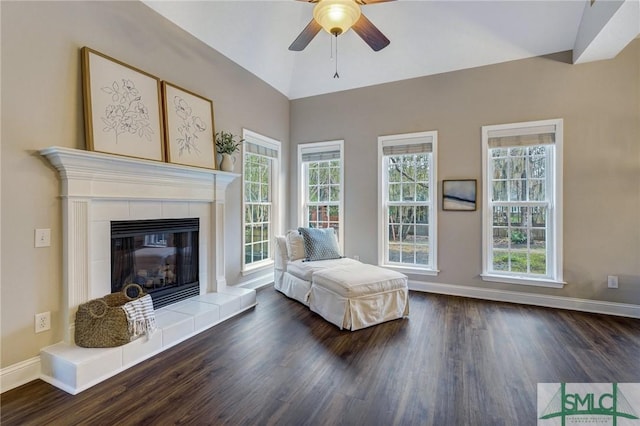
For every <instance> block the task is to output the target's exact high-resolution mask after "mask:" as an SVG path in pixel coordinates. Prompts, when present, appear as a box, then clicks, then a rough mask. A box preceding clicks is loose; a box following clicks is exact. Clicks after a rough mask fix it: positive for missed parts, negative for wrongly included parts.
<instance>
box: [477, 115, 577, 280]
mask: <svg viewBox="0 0 640 426" xmlns="http://www.w3.org/2000/svg"><path fill="white" fill-rule="evenodd" d="M551 132H552V133H554V134H555V138H554V139H555V142H554V143H552V144H550V145H549V146H550V147H551V149H550V154H549V156H548V162H547V169H546V171H547V179H546V188H545V189H546V195H547V200H545V202H546V203H547V205H548V209H549V210H548V211H549V213H548V218H547V234H546V247H547V251H546V261H547V275H546V276H543V277H539V276H538V275H535V274H527V273H513V272H506V271H505V272H500V271H493V270H492V249H493V201H492V196H493V191H492V187H491V182H490V180H491V176H492V167H491V164H490V161H491V157H490V155H489V149H490V147H489V139H490V137H501V136H504V137H510V136H527V135H537V134H541V133H551ZM562 147H563V120H562V119H551V120H541V121H530V122H522V123H511V124H501V125H492V126H483V127H482V176H483V178H482V194H483V203H482V206H483V208H482V228H483V230H482V274H481V277H482V279H483V280H484V281H491V282H501V283H508V284H520V285H531V286H538V287H552V288H562V287H563V286H564V284H566V283H565V282H564V281H563V277H562V273H563V264H562V151H563V150H562ZM501 204H502V203H501ZM526 204H527V202H522V203H521V205H522V206H526Z"/></svg>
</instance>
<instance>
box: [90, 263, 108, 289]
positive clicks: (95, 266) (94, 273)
mask: <svg viewBox="0 0 640 426" xmlns="http://www.w3.org/2000/svg"><path fill="white" fill-rule="evenodd" d="M89 279H90V282H91V285H90V286H89V299H97V298H98V297H102V296H104V295H105V294H109V293H111V260H110V259H109V258H108V257H107V259H106V260H98V261H94V262H91V274H90V277H89Z"/></svg>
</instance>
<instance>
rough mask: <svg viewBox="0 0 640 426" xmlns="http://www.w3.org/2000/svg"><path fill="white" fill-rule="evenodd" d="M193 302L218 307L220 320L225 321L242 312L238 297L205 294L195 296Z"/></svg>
mask: <svg viewBox="0 0 640 426" xmlns="http://www.w3.org/2000/svg"><path fill="white" fill-rule="evenodd" d="M194 300H197V301H199V302H204V303H212V304H214V305H218V306H219V307H220V318H221V319H222V320H225V319H227V318H229V317H231V316H232V315H234V314H235V313H237V312H239V311H241V310H242V301H241V298H240V297H238V296H233V295H231V294H224V293H207V294H203V295H200V296H196V297H195V298H194Z"/></svg>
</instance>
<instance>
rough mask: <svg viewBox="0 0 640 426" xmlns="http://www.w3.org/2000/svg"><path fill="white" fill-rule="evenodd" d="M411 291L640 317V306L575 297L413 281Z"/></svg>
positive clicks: (410, 282)
mask: <svg viewBox="0 0 640 426" xmlns="http://www.w3.org/2000/svg"><path fill="white" fill-rule="evenodd" d="M409 290H414V291H422V292H427V293H438V294H448V295H451V296H462V297H471V298H474V299H484V300H495V301H498V302H509V303H520V304H523V305H535V306H545V307H548V308H558V309H570V310H574V311H583V312H591V313H597V314H607V315H617V316H622V317H630V318H640V305H632V304H628V303H617V302H607V301H604V300H589V299H578V298H574V297H564V296H549V295H545V294H533V293H523V292H517V291H509V290H495V289H490V288H478V287H468V286H461V285H453V284H440V283H430V282H424V281H409Z"/></svg>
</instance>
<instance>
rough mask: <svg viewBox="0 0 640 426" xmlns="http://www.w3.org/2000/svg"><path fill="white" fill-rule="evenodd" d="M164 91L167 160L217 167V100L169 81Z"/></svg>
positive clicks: (163, 86)
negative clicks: (215, 119)
mask: <svg viewBox="0 0 640 426" xmlns="http://www.w3.org/2000/svg"><path fill="white" fill-rule="evenodd" d="M162 95H163V104H162V106H163V109H164V117H165V134H166V141H167V143H166V150H167V161H168V162H169V163H174V164H182V165H185V166H194V167H204V168H207V169H215V168H216V150H215V141H214V135H215V131H214V128H213V102H211V101H210V100H209V99H206V98H203V97H202V96H200V95H196V94H195V93H192V92H190V91H188V90H185V89H182V88H180V87H178V86H175V85H173V84H170V83H167V82H166V81H163V82H162Z"/></svg>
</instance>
